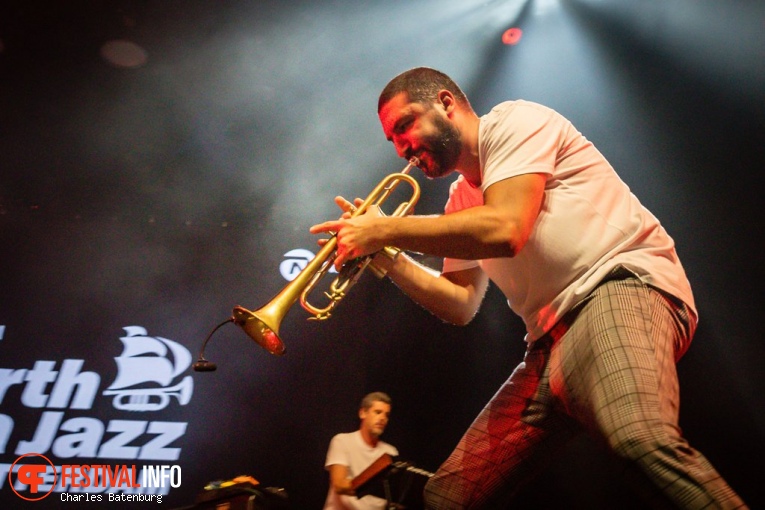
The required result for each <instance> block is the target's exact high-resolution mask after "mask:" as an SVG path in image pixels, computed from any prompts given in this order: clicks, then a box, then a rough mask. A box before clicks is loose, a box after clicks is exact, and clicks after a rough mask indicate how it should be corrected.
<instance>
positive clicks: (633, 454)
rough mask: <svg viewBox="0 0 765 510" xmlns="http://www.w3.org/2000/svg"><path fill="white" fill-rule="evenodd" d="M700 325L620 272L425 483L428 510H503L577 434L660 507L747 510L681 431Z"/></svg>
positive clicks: (549, 340) (548, 340)
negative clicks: (609, 456)
mask: <svg viewBox="0 0 765 510" xmlns="http://www.w3.org/2000/svg"><path fill="white" fill-rule="evenodd" d="M694 329H695V325H694V323H693V321H692V320H689V317H688V309H687V307H686V306H685V305H684V304H683V303H681V302H680V301H678V300H676V299H674V298H673V297H671V296H668V295H666V294H664V293H662V292H661V291H658V290H657V289H655V288H652V287H650V286H648V285H646V284H644V283H643V282H642V281H640V280H639V279H637V278H636V277H634V276H633V275H632V274H631V273H629V272H627V271H626V270H624V269H622V270H619V269H618V268H617V271H616V272H613V273H612V274H611V276H610V277H607V278H606V279H605V280H604V281H603V282H602V283H601V284H600V285H599V286H598V287H597V288H596V289H595V290H593V292H592V293H591V294H590V295H589V296H588V297H587V298H586V299H585V300H583V301H582V302H581V303H579V304H578V305H577V306H576V307H575V308H574V309H573V310H571V311H570V312H569V313H568V314H566V316H565V317H564V318H563V319H562V320H561V321H560V322H559V323H558V324H557V325H556V326H555V327H554V328H553V330H552V331H550V332H549V333H548V334H546V335H545V336H543V337H542V338H540V339H539V340H537V341H536V342H534V343H533V344H532V345H530V346H529V348H528V349H527V351H526V354H525V356H524V359H523V362H522V363H521V364H520V365H519V366H518V367H517V368H516V369H515V370H514V371H513V373H512V375H511V376H510V378H509V379H508V380H507V381H506V382H505V383H504V384H503V385H502V387H501V388H500V389H499V391H498V392H497V393H496V394H495V395H494V397H492V399H491V401H490V402H489V403H488V404H487V405H486V407H485V408H484V409H483V410H482V411H481V413H480V414H479V415H478V417H477V418H476V419H475V421H474V422H473V423H472V425H471V426H470V428H469V429H468V431H467V432H466V433H465V435H464V436H463V437H462V439H461V440H460V442H459V444H458V445H457V447H456V449H455V450H454V452H452V454H451V455H450V456H449V458H448V459H447V460H446V461H445V462H444V463H443V465H442V466H441V467H440V468H439V469H438V471H437V472H436V474H435V476H433V477H432V478H431V479H430V480H429V482H428V483H427V485H426V487H425V490H424V498H425V503H426V505H425V507H426V508H428V509H438V510H444V509H459V510H462V509H477V508H490V509H496V508H503V506H502V503H503V502H506V501H509V500H511V498H512V496H513V495H514V494H515V493H517V492H518V490H519V489H520V488H521V487H522V486H523V484H524V483H525V482H527V481H529V480H530V479H531V478H532V477H534V476H535V475H536V474H538V473H539V472H540V471H542V470H543V469H544V468H545V467H546V466H547V465H548V464H549V462H550V461H552V459H553V457H554V456H555V454H556V453H557V452H559V451H560V450H561V449H562V448H563V447H564V446H565V445H566V443H567V442H568V441H569V440H570V439H571V438H572V437H573V436H574V435H575V434H576V433H578V432H580V431H581V430H582V429H584V430H586V431H587V432H588V433H589V434H590V435H592V436H593V437H594V438H596V440H599V441H602V442H603V443H605V445H606V446H607V447H608V448H609V450H610V451H612V452H613V453H614V454H616V456H617V457H619V458H620V459H622V460H623V461H624V463H625V465H626V466H627V469H626V470H625V476H627V478H628V479H629V480H630V482H633V483H634V484H635V485H636V488H637V490H638V493H639V494H641V495H642V496H643V497H644V498H645V499H646V502H647V503H648V504H649V505H651V506H652V507H655V508H683V509H701V508H709V509H711V508H725V509H728V508H747V507H746V505H745V504H744V503H743V501H742V500H741V499H740V498H739V497H738V495H736V493H735V492H734V491H733V490H732V489H731V488H730V487H729V486H728V484H727V483H726V482H725V480H723V478H722V477H721V476H720V475H719V474H718V473H717V471H715V469H714V468H713V467H712V465H711V464H710V463H709V462H708V461H707V460H706V458H704V456H703V455H702V454H701V453H699V452H698V451H696V450H694V449H693V448H691V447H690V446H689V445H688V442H687V441H686V440H685V439H684V438H683V437H682V434H681V431H680V428H679V427H678V410H679V399H680V396H679V385H678V379H677V372H676V369H675V363H676V362H677V360H678V359H680V356H682V354H683V353H684V352H685V350H686V349H687V348H688V345H689V344H690V341H691V338H692V336H693V333H694Z"/></svg>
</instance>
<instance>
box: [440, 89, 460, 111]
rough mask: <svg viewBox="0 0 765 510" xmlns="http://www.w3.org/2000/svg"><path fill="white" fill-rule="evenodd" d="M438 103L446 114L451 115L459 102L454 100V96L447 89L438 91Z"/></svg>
mask: <svg viewBox="0 0 765 510" xmlns="http://www.w3.org/2000/svg"><path fill="white" fill-rule="evenodd" d="M438 102H439V103H440V104H441V107H442V108H443V109H444V111H445V112H446V113H451V112H452V111H453V110H454V108H455V107H456V106H457V100H456V99H455V98H454V94H452V93H451V92H449V91H448V90H446V89H443V90H439V91H438Z"/></svg>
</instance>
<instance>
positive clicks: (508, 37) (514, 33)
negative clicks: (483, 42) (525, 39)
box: [502, 27, 523, 44]
mask: <svg viewBox="0 0 765 510" xmlns="http://www.w3.org/2000/svg"><path fill="white" fill-rule="evenodd" d="M522 35H523V31H522V30H521V29H520V28H515V27H513V28H508V29H507V30H505V33H504V34H502V42H503V43H504V44H518V41H520V40H521V36H522Z"/></svg>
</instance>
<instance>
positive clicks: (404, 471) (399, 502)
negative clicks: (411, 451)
mask: <svg viewBox="0 0 765 510" xmlns="http://www.w3.org/2000/svg"><path fill="white" fill-rule="evenodd" d="M432 476H433V473H431V472H430V471H425V470H424V469H420V468H418V467H416V466H415V465H414V464H412V463H410V462H404V461H394V460H393V457H391V456H390V455H388V454H387V453H384V454H382V455H381V456H380V457H379V458H378V459H377V460H376V461H374V462H373V463H372V464H370V466H369V467H368V468H366V469H365V470H364V471H362V472H361V473H359V475H358V476H356V477H355V478H354V479H353V480H351V487H352V488H353V490H354V491H355V492H356V497H358V498H363V497H364V496H366V495H368V494H371V495H373V496H377V497H378V498H382V499H384V500H385V501H386V502H387V507H386V508H396V509H398V510H421V509H422V508H423V507H424V502H423V499H422V490H423V488H424V487H425V484H426V483H427V481H428V480H429V479H430V477H432Z"/></svg>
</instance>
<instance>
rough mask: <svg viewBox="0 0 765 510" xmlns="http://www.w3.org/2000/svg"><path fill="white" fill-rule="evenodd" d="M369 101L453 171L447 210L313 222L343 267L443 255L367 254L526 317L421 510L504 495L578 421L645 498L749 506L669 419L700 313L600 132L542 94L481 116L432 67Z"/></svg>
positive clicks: (415, 281)
mask: <svg viewBox="0 0 765 510" xmlns="http://www.w3.org/2000/svg"><path fill="white" fill-rule="evenodd" d="M378 115H379V118H380V122H381V123H382V128H383V132H384V133H385V136H386V137H387V139H388V140H389V141H391V142H392V143H393V145H394V147H395V149H396V151H397V152H398V154H399V155H400V156H402V157H404V158H406V159H410V158H412V157H416V158H417V159H418V160H419V164H418V166H419V168H420V169H421V170H422V171H423V172H424V173H425V175H427V176H428V177H430V178H436V177H442V176H446V175H448V174H451V173H452V172H456V173H457V174H458V177H457V178H456V180H455V181H454V182H453V183H452V186H451V189H450V192H449V199H448V201H447V203H446V206H445V214H443V215H440V216H428V217H424V216H406V217H383V216H381V215H379V214H375V212H376V211H375V209H376V208H370V211H369V212H368V213H367V214H363V215H356V216H355V217H350V214H345V215H344V216H343V217H342V218H341V219H339V220H336V221H328V222H325V223H322V224H319V225H315V226H313V227H312V228H311V232H312V233H314V234H318V233H322V232H324V233H326V232H335V233H336V237H337V258H336V259H335V265H336V266H337V267H338V268H339V267H341V266H342V265H343V264H344V263H345V262H346V261H349V260H351V259H354V258H356V257H360V256H365V255H370V254H374V253H376V252H379V251H380V250H382V249H383V248H384V247H386V246H396V247H399V248H401V249H403V250H413V251H417V252H421V253H425V254H429V255H434V256H441V257H444V263H443V270H442V272H441V273H440V274H433V272H432V271H429V270H427V269H425V268H423V267H422V266H420V265H418V264H417V263H416V262H415V261H413V260H412V259H411V258H409V257H407V256H405V255H404V256H398V257H385V256H382V255H378V256H376V257H375V258H374V260H373V262H372V264H374V265H375V266H377V268H378V269H381V270H383V271H387V274H388V275H389V276H390V278H391V279H392V280H393V281H394V282H395V283H396V284H397V285H398V286H399V287H400V288H401V289H402V290H403V291H404V292H405V293H406V294H408V295H409V296H410V297H411V298H412V299H414V300H415V301H417V302H418V303H420V304H421V305H423V306H424V307H425V308H427V309H428V310H430V311H431V312H433V313H434V314H436V315H437V316H438V317H440V318H442V319H443V320H445V321H448V322H451V323H454V324H466V323H468V322H469V321H470V320H471V319H472V317H473V316H474V315H475V314H476V313H477V311H478V309H479V307H480V304H481V301H482V299H483V297H484V294H485V291H486V289H487V286H488V282H489V280H491V281H493V282H494V283H495V284H496V285H497V286H498V287H499V288H500V289H501V290H502V292H503V293H504V294H505V296H506V297H507V300H508V304H509V305H510V307H511V308H512V309H513V311H514V312H515V313H517V314H518V315H519V316H521V317H522V318H523V320H524V322H525V324H526V329H527V335H526V342H527V343H528V347H527V351H526V354H525V356H524V360H523V362H522V363H521V364H520V365H518V367H517V368H516V369H515V370H514V371H513V373H512V375H511V376H510V378H509V379H508V380H507V382H506V383H505V384H504V385H503V386H502V387H501V388H500V389H499V391H498V392H497V393H496V395H495V396H494V397H493V398H492V399H491V401H490V402H489V403H488V404H487V405H486V407H485V409H484V410H483V411H482V412H481V413H480V414H479V416H478V417H477V418H476V419H475V421H474V422H473V424H472V425H471V426H470V428H469V429H468V431H467V432H466V433H465V435H464V436H463V438H462V440H461V441H460V443H459V444H458V445H457V447H456V449H455V450H454V452H453V453H452V454H451V456H450V457H449V458H448V459H447V460H446V461H445V462H444V463H443V465H442V466H441V467H440V468H439V470H438V472H437V473H436V475H435V476H434V477H432V478H431V479H430V481H429V482H428V484H427V486H426V488H425V499H426V504H427V507H428V508H439V509H446V508H452V509H464V508H501V507H503V506H501V503H503V502H505V501H506V500H507V499H509V498H510V497H511V496H512V495H513V494H514V493H516V492H517V491H518V489H519V488H520V487H521V486H522V484H523V483H524V482H526V481H527V480H528V478H529V476H530V475H531V474H532V473H535V472H538V471H539V470H540V469H542V468H543V467H544V466H545V464H546V463H548V462H550V461H551V459H552V457H553V456H554V455H555V454H556V452H558V451H560V449H561V448H562V447H563V446H564V445H565V443H566V441H567V440H568V439H570V438H571V437H572V436H573V435H574V434H575V433H577V432H578V431H579V430H585V431H587V432H589V433H590V434H591V435H592V436H594V437H595V438H596V439H598V440H600V441H602V442H603V443H604V444H605V445H607V447H608V448H609V449H610V451H611V452H613V453H614V454H615V455H616V456H617V457H618V458H620V459H621V460H622V461H623V462H624V463H625V464H626V465H628V466H629V467H630V468H631V470H630V472H631V473H634V475H635V480H636V481H638V482H639V486H640V487H641V494H642V495H643V496H644V497H645V498H646V500H647V501H648V502H649V503H650V504H652V505H654V506H660V507H664V506H671V507H679V508H694V509H695V508H745V505H744V503H743V502H742V501H741V499H740V498H739V497H738V496H737V495H736V493H735V492H734V491H733V490H732V489H731V488H730V487H729V486H728V485H727V484H726V482H725V481H724V480H723V478H722V477H721V476H720V475H719V474H718V473H717V472H716V471H715V469H714V468H713V467H712V466H711V465H710V463H709V462H708V461H707V460H706V459H705V458H704V456H703V455H702V454H701V453H699V452H698V451H696V450H694V449H693V448H691V447H690V446H689V445H688V443H687V441H686V440H685V439H684V438H683V437H682V435H681V432H680V428H679V427H678V409H679V389H678V379H677V373H676V370H675V363H676V362H677V360H678V359H679V358H680V357H681V356H682V355H683V354H684V353H685V351H686V349H687V348H688V346H689V344H690V342H691V338H692V337H693V333H694V331H695V328H696V323H697V312H696V308H695V304H694V299H693V294H692V291H691V286H690V284H689V282H688V280H687V278H686V275H685V272H684V270H683V267H682V265H681V263H680V260H679V259H678V256H677V253H676V251H675V247H674V242H673V240H672V238H671V237H670V236H669V235H668V234H667V232H666V231H665V229H664V228H663V227H662V226H661V224H660V223H659V221H658V220H657V219H656V218H655V217H654V216H653V215H652V214H651V213H650V212H649V211H648V210H647V209H646V208H645V207H644V206H643V205H642V204H641V203H640V202H639V201H638V199H637V198H636V197H635V196H634V195H633V194H632V193H631V192H630V190H629V189H628V187H627V186H626V184H625V183H624V182H623V181H622V180H621V179H620V178H619V177H618V176H617V174H616V173H615V172H614V170H613V168H612V167H611V165H610V164H609V163H608V162H607V161H606V159H605V158H604V157H603V155H602V154H600V152H598V150H597V149H596V148H595V147H594V146H593V144H592V143H591V142H589V141H588V140H587V139H586V138H585V137H584V136H582V134H581V133H579V132H578V131H577V130H576V129H575V128H574V126H572V124H571V123H570V122H569V121H568V120H566V119H565V118H563V117H562V116H561V115H560V114H558V113H557V112H555V111H553V110H551V109H549V108H546V107H544V106H541V105H538V104H535V103H530V102H526V101H508V102H505V103H501V104H499V105H497V106H496V107H495V108H494V109H492V111H491V112H489V113H488V114H486V115H484V116H481V117H479V116H478V115H477V114H476V113H475V112H474V110H473V109H472V107H471V105H470V103H469V101H468V98H467V97H466V96H465V94H464V93H463V92H462V90H461V89H460V88H459V87H458V86H457V85H456V84H455V83H454V82H453V81H452V80H451V79H450V78H449V77H448V76H446V75H445V74H443V73H441V72H439V71H436V70H434V69H429V68H415V69H411V70H409V71H406V72H404V73H402V74H400V75H399V76H397V77H396V78H394V79H393V80H391V82H389V83H388V85H387V86H386V87H385V89H384V90H383V91H382V93H381V95H380V99H379V102H378ZM337 202H338V204H339V205H340V206H341V207H342V208H343V209H344V211H345V212H346V213H348V212H349V211H350V210H351V208H352V207H353V204H351V203H350V202H348V201H346V200H345V199H342V198H340V197H338V199H337ZM358 203H359V202H357V205H358Z"/></svg>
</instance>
